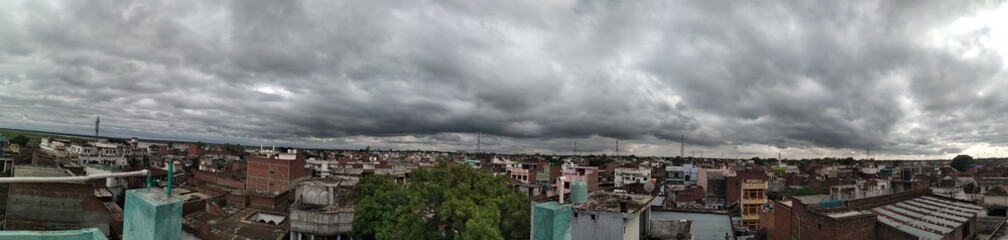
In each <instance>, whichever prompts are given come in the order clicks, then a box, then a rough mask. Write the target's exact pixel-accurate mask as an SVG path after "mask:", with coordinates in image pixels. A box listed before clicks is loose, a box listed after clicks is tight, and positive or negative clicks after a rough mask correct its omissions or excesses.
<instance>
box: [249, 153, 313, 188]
mask: <svg viewBox="0 0 1008 240" xmlns="http://www.w3.org/2000/svg"><path fill="white" fill-rule="evenodd" d="M291 158H292V159H284V158H283V157H282V156H281V157H277V156H272V157H263V156H249V157H248V165H247V166H248V177H247V181H246V185H245V187H246V189H248V190H249V192H250V193H268V194H272V195H279V194H280V193H283V192H286V191H288V190H291V189H293V188H295V187H297V184H298V183H299V182H301V181H302V180H305V179H308V178H311V170H310V169H308V168H305V165H306V164H307V163H306V162H305V159H304V156H303V155H300V154H296V155H294V156H293V157H291Z"/></svg>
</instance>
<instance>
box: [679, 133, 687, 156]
mask: <svg viewBox="0 0 1008 240" xmlns="http://www.w3.org/2000/svg"><path fill="white" fill-rule="evenodd" d="M685 156H686V135H679V157H685Z"/></svg>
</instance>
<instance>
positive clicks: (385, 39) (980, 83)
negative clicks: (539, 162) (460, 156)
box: [0, 0, 1008, 158]
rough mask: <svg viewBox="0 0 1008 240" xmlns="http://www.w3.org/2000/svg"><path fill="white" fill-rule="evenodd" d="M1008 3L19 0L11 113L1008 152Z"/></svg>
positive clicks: (767, 152) (292, 137)
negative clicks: (1007, 66) (1007, 146)
mask: <svg viewBox="0 0 1008 240" xmlns="http://www.w3.org/2000/svg"><path fill="white" fill-rule="evenodd" d="M1006 61H1008V4H1004V3H1002V2H1000V1H992V2H981V1H805V0H796V1H769V2H763V1H723V2H722V1H665V0H662V1H619V0H616V1H601V0H599V1H593V0H587V1H515V0H502V1H383V0H369V1H186V0H182V1H137V2H130V1H36V0H27V1H17V0H14V1H0V109H3V110H2V111H0V127H12V128H28V129H39V130H52V131H67V132H74V133H88V132H91V131H93V124H94V117H95V116H97V115H100V116H101V117H102V129H109V131H110V132H111V133H110V134H112V135H120V136H141V137H145V136H154V137H159V138H175V139H191V140H204V141H220V142H240V143H245V144H252V145H258V144H263V145H267V146H269V145H272V144H277V145H285V144H293V145H297V146H306V147H308V146H310V147H332V148H362V147H364V146H371V147H372V148H382V149H385V148H393V149H439V150H451V151H454V150H469V151H471V150H475V147H476V146H475V145H476V143H475V142H476V141H475V138H476V137H475V133H482V135H483V137H482V149H483V150H487V151H497V152H530V153H531V152H539V153H558V154H561V153H562V154H568V153H570V152H572V151H573V145H574V142H575V141H576V142H577V145H578V149H579V150H578V151H580V152H589V151H591V152H595V153H608V154H612V153H613V152H614V151H615V139H617V138H618V139H619V140H620V152H621V153H622V154H637V155H665V156H674V155H678V154H679V141H680V138H685V140H686V142H687V147H686V148H687V149H686V155H694V156H699V155H700V154H701V153H700V152H701V151H702V152H703V154H705V156H715V157H720V156H721V155H722V154H724V156H725V157H746V158H748V157H753V156H762V157H768V156H773V157H776V155H777V154H778V153H781V154H782V155H783V156H784V157H786V158H799V157H821V156H853V157H858V158H861V157H864V156H865V149H870V150H871V152H872V155H873V156H874V157H876V158H947V157H950V156H953V155H955V154H959V153H967V154H972V155H974V156H980V157H985V156H991V155H1000V156H1008V150H1006V149H1008V148H1006V143H1008V124H1006V122H1008V113H1006V112H1008V92H1006V90H1008V68H1006V64H1005V63H1006Z"/></svg>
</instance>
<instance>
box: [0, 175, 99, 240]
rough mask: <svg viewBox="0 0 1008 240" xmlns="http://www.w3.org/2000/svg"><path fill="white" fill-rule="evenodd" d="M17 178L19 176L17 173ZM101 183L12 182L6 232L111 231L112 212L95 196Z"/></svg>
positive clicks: (5, 225)
mask: <svg viewBox="0 0 1008 240" xmlns="http://www.w3.org/2000/svg"><path fill="white" fill-rule="evenodd" d="M16 176H17V174H16ZM103 184H104V182H102V181H92V182H88V183H11V184H10V187H9V189H8V196H7V197H8V200H7V213H6V222H5V224H4V227H5V230H33V231H51V230H76V229H81V228H90V227H94V228H99V229H101V230H102V231H103V232H105V233H106V234H108V233H109V232H110V230H111V229H110V227H111V224H110V220H112V218H110V217H111V216H110V213H109V209H108V208H107V207H106V206H105V205H104V204H103V202H102V201H101V200H100V199H99V198H98V197H97V196H95V192H96V191H95V190H96V189H99V188H100V189H104V188H103V187H102V185H103Z"/></svg>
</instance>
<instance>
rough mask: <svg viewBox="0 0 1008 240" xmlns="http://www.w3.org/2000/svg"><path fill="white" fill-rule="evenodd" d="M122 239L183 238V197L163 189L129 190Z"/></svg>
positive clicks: (124, 211)
mask: <svg viewBox="0 0 1008 240" xmlns="http://www.w3.org/2000/svg"><path fill="white" fill-rule="evenodd" d="M123 239H135V240H155V239H171V240H175V239H182V198H181V197H178V195H175V196H172V197H167V196H166V195H165V191H164V190H163V189H160V188H152V189H151V190H150V192H148V191H147V190H146V189H134V190H129V191H126V207H125V208H124V209H123Z"/></svg>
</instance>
